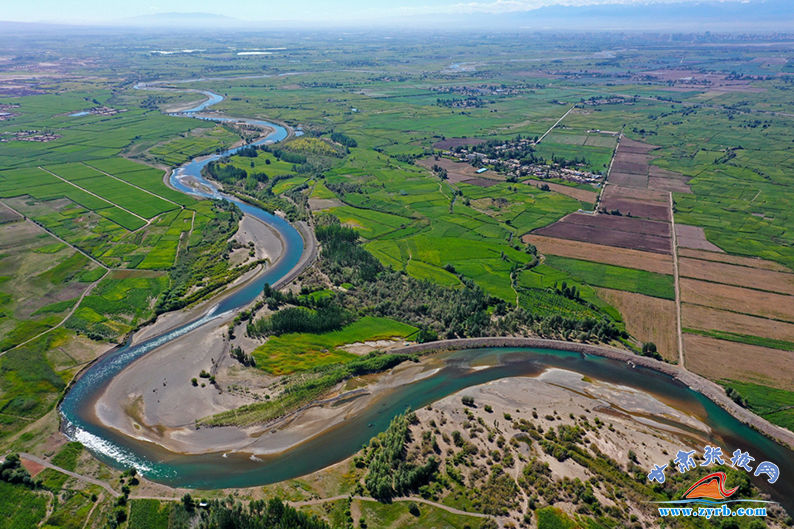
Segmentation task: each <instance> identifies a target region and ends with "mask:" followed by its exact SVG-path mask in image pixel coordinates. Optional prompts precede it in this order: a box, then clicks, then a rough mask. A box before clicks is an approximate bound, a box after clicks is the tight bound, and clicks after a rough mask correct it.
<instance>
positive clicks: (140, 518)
mask: <svg viewBox="0 0 794 529" xmlns="http://www.w3.org/2000/svg"><path fill="white" fill-rule="evenodd" d="M170 515H171V503H169V502H160V501H159V500H132V501H131V502H130V521H129V526H130V527H135V528H136V529H138V528H140V529H169V524H168V518H169V516H170Z"/></svg>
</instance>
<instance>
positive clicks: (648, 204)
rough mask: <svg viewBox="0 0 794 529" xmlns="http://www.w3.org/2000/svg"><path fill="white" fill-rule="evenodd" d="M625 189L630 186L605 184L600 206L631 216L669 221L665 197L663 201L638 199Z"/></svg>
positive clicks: (668, 208) (668, 210)
mask: <svg viewBox="0 0 794 529" xmlns="http://www.w3.org/2000/svg"><path fill="white" fill-rule="evenodd" d="M626 189H631V188H625V187H622V186H617V185H608V186H606V187H605V188H604V193H603V195H602V197H601V207H603V208H604V209H606V210H607V211H613V210H617V211H620V212H621V213H623V214H624V215H627V216H631V217H640V218H644V219H653V220H660V221H666V222H670V206H669V205H668V204H667V199H666V198H665V200H664V201H655V200H654V201H650V200H638V199H635V198H632V195H636V193H631V192H626V191H624V190H626ZM627 195H628V196H627Z"/></svg>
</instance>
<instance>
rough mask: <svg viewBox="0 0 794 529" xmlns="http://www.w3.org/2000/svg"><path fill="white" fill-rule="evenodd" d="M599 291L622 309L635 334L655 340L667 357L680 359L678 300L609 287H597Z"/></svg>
mask: <svg viewBox="0 0 794 529" xmlns="http://www.w3.org/2000/svg"><path fill="white" fill-rule="evenodd" d="M596 292H598V295H599V297H601V299H603V300H604V301H606V302H607V303H609V304H610V305H612V306H613V307H615V308H616V309H618V310H619V311H620V313H621V314H622V315H623V320H624V321H625V322H626V330H627V331H628V332H629V333H630V334H631V335H632V336H634V337H635V338H637V339H638V340H640V341H642V342H653V343H655V344H656V347H657V348H658V350H659V353H660V354H661V355H662V356H663V357H664V358H665V359H666V360H677V359H678V338H677V336H676V332H677V328H676V316H675V301H672V300H669V299H659V298H652V297H650V296H644V295H642V294H635V293H633V292H623V291H621V290H612V289H608V288H597V289H596Z"/></svg>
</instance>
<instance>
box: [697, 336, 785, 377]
mask: <svg viewBox="0 0 794 529" xmlns="http://www.w3.org/2000/svg"><path fill="white" fill-rule="evenodd" d="M684 350H685V351H686V357H685V360H684V361H685V362H686V367H687V369H689V370H690V371H694V372H695V373H697V374H699V375H703V376H705V377H708V378H711V379H713V380H724V379H733V380H741V381H746V382H754V383H756V384H763V385H767V386H772V387H776V388H780V389H785V390H791V388H792V387H794V352H791V351H780V350H778V349H769V348H766V347H758V346H756V345H746V344H743V343H735V342H727V341H724V340H716V339H714V338H709V337H706V336H696V335H692V334H685V335H684Z"/></svg>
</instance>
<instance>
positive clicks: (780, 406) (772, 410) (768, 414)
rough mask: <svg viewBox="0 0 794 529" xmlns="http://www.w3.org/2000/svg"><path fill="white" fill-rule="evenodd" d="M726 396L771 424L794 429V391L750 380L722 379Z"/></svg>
mask: <svg viewBox="0 0 794 529" xmlns="http://www.w3.org/2000/svg"><path fill="white" fill-rule="evenodd" d="M720 383H721V384H722V385H723V386H725V388H726V390H727V392H728V396H729V397H731V398H733V399H734V400H735V401H737V402H738V403H739V404H741V405H742V406H745V407H746V408H749V409H750V410H751V411H753V412H754V413H757V414H758V415H760V416H761V417H763V418H765V419H766V420H768V421H769V422H771V423H773V424H777V425H779V426H782V427H783V428H788V429H789V430H791V429H794V391H786V390H783V389H777V388H771V387H769V386H763V385H760V384H753V383H751V382H739V381H736V380H722V381H720Z"/></svg>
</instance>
